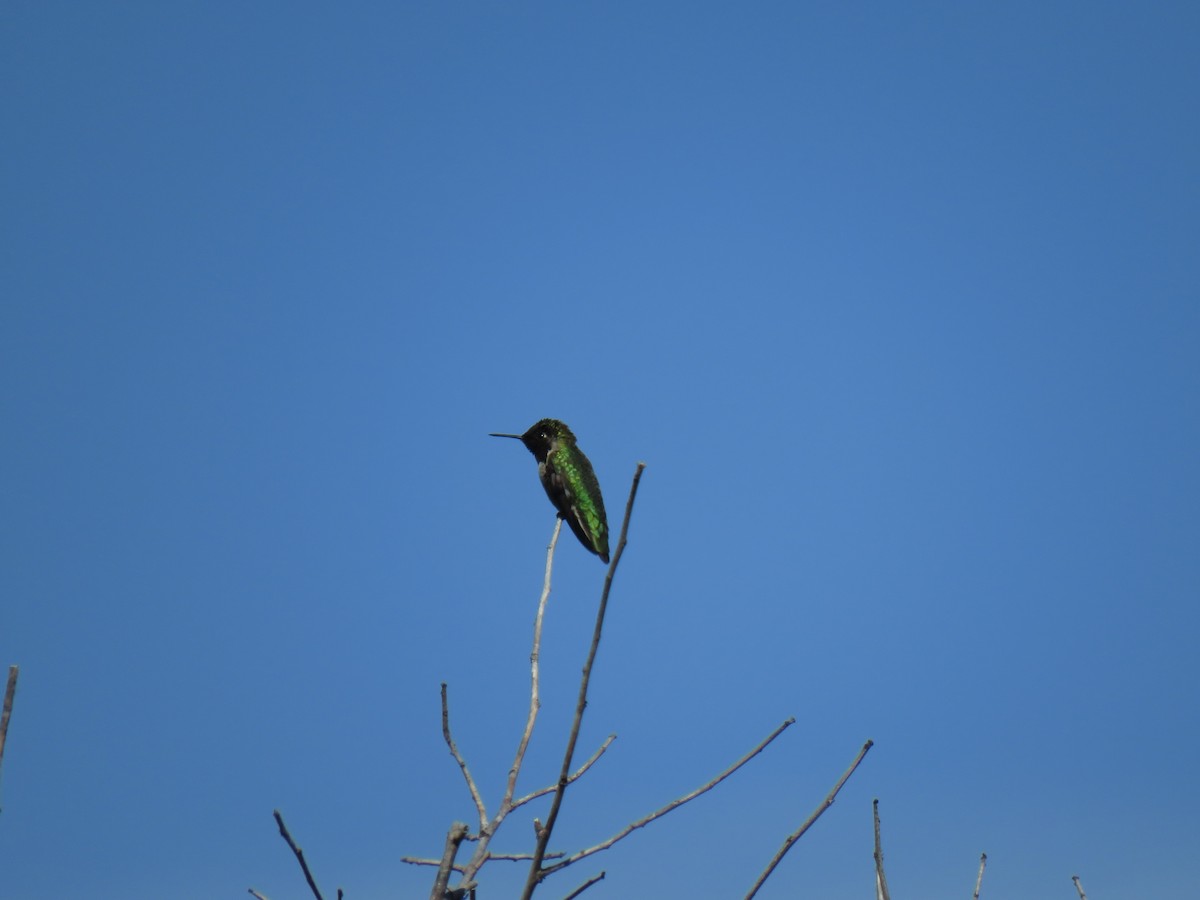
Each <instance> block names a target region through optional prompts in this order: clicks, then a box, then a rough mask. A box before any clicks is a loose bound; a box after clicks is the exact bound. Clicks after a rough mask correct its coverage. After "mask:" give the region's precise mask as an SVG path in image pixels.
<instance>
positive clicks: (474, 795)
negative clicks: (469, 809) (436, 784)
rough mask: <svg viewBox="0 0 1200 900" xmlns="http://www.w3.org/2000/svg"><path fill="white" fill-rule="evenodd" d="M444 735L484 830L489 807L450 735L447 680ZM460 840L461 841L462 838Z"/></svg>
mask: <svg viewBox="0 0 1200 900" xmlns="http://www.w3.org/2000/svg"><path fill="white" fill-rule="evenodd" d="M442 737H444V738H445V739H446V746H447V747H449V748H450V755H451V756H453V757H454V761H455V762H456V763H458V767H459V768H460V769H462V773H463V778H465V779H466V780H467V790H469V791H470V792H471V799H472V800H473V801H475V810H476V811H477V812H478V813H479V829H480V831H482V830H483V829H484V828H486V827H487V809H486V808H485V807H484V805H483V797H481V796H480V795H479V788H477V787H476V786H475V779H474V778H472V777H471V770H470V769H468V768H467V761H466V760H465V759H463V757H462V754H461V753H459V752H458V745H457V744H455V743H454V738H453V737H451V736H450V704H449V703H448V702H447V700H446V682H444V681H443V682H442ZM459 840H460V841H461V838H460V839H459Z"/></svg>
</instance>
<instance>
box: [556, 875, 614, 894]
mask: <svg viewBox="0 0 1200 900" xmlns="http://www.w3.org/2000/svg"><path fill="white" fill-rule="evenodd" d="M605 874H606V873H604V872H601V873H600V874H599V875H593V876H592V877H591V878H589V879H588V880H587V881H585V882H584V883H583V884H581V885H580V886H579V887H577V888H575V890H573V891H571V893H569V894H567V896H565V897H563V900H575V898H576V897H578V896H579V895H580V894H582V893H583V892H584V891H586V890H587V889H588V888H590V887H591V886H592V885H593V884H595V883H596V882H598V881H603V880H604V876H605Z"/></svg>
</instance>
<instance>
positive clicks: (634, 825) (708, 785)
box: [542, 717, 796, 878]
mask: <svg viewBox="0 0 1200 900" xmlns="http://www.w3.org/2000/svg"><path fill="white" fill-rule="evenodd" d="M795 721H796V719H795V718H794V717H793V718H790V719H787V720H786V721H785V722H784V723H783V724H782V725H780V726H779V727H778V728H776V729H775V730H774V731H772V732H771V733H770V734H769V735H767V736H766V737H765V738H764V739H763V740H762V741H760V742H759V743H758V745H757V746H756V747H755V748H754V749H753V750H751V751H750V752H749V753H747V754H746V755H745V756H743V757H742V758H741V759H739V760H738V761H737V762H735V763H734V764H733V765H731V766H729V768H727V769H726V770H725V771H724V772H722V773H721V774H720V775H718V776H717V777H716V778H713V779H712V780H710V781H708V782H705V783H704V784H702V785H701V786H700V787H698V788H696V789H695V790H694V791H692V792H691V793H689V794H684V795H683V796H682V797H677V798H676V799H674V800H672V801H671V802H670V803H668V804H667V805H666V806H663V807H661V808H660V809H656V810H655V811H654V812H652V813H650V815H648V816H644V817H642V818H640V819H638V820H637V821H636V822H631V823H630V824H628V825H626V826H625V827H624V828H622V829H621V830H620V831H618V832H617V833H616V834H614V835H613V836H612V837H610V838H608V840H605V841H601V842H600V843H599V844H596V845H595V846H592V847H588V848H587V849H585V850H580V851H579V852H578V853H572V854H571V855H570V856H568V857H567V858H566V859H564V860H563V861H562V862H560V863H555V864H554V865H552V866H546V868H545V870H544V872H543V875H542V877H543V878H544V877H546V876H547V875H550V874H552V873H554V872H557V871H558V870H559V869H564V868H566V867H567V866H569V865H572V864H573V863H577V862H579V860H581V859H584V858H585V857H588V856H591V855H592V854H593V853H599V852H600V851H602V850H607V849H608V848H609V847H611V846H612V845H613V844H615V843H616V842H617V841H619V840H621V839H622V838H625V837H628V836H629V835H630V834H632V833H633V832H634V831H635V830H637V829H638V828H642V827H644V826H646V825H649V824H650V823H651V822H653V821H654V820H655V819H658V818H660V817H662V816H665V815H666V814H667V813H669V812H671V811H672V810H674V809H678V808H679V807H681V806H683V804H685V803H687V802H688V801H689V800H694V799H695V798H697V797H699V796H700V795H701V794H704V793H707V792H708V791H711V790H712V789H713V788H715V787H716V786H717V785H718V784H720V783H721V782H722V781H724V780H725V779H726V778H728V777H729V776H730V775H732V774H733V773H734V772H736V771H737V770H738V769H740V768H741V767H742V766H744V765H745V764H746V763H748V762H750V760H752V759H754V757H756V756H758V754H760V753H762V752H763V750H765V749H766V748H767V745H768V744H770V743H771V742H772V741H773V740H775V738H777V737H779V735H781V734H783V732H784V731H785V730H787V728H788V727H789V726H790V725H793V724H794V723H795Z"/></svg>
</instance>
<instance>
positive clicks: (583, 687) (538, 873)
mask: <svg viewBox="0 0 1200 900" xmlns="http://www.w3.org/2000/svg"><path fill="white" fill-rule="evenodd" d="M645 468H646V464H645V463H643V462H639V463H638V464H637V469H636V470H635V471H634V473H633V485H632V486H631V487H630V489H629V499H628V500H627V501H626V503H625V518H624V520H623V521H622V522H621V537H620V539H619V540H618V541H617V548H616V552H614V553H613V556H612V562H611V563H609V566H608V573H607V574H606V575H605V576H604V590H603V591H601V593H600V608H599V609H598V610H597V612H596V627H595V630H594V631H593V632H592V644H591V647H590V648H589V649H588V655H587V662H586V663H584V666H583V677H582V678H581V679H580V683H579V699H578V700H577V701H576V702H575V718H574V720H573V721H572V722H571V732H570V734H569V735H568V737H567V749H566V752H565V753H564V754H563V763H562V769H561V771H560V772H559V776H558V786H557V788H555V791H554V799H553V800H552V801H551V802H550V812H549V814H547V816H546V824H545V826H544V827H543V828H542V829H541V831H540V832H539V833H538V840H537V845H536V847H535V849H534V851H533V862H532V863H530V865H529V875H528V876H527V877H526V879H525V888H524V890H522V891H521V900H529V898H530V897H532V896H533V892H534V890H535V889H536V888H537V886H538V884H539V883H541V880H542V879H543V878H544V877H545V873H544V872H543V871H542V860H543V859H544V858H545V856H546V845H547V844H549V842H550V835H551V833H553V831H554V824H555V822H557V821H558V811H559V810H560V809H561V808H562V801H563V794H565V793H566V790H567V784H568V783H569V777H570V774H571V761H572V759H573V758H574V756H575V744H576V742H578V740H579V728H580V726H581V725H582V724H583V711H584V709H586V708H587V692H588V684H589V682H590V681H591V678H592V665H593V664H594V663H595V661H596V651H597V650H598V649H599V647H600V634H601V633H602V632H603V630H604V613H605V611H606V610H607V609H608V594H609V591H610V590H611V589H612V582H613V575H614V574H616V571H617V565H618V564H619V563H620V562H621V555H622V554H623V553H624V552H625V544H626V540H627V537H628V535H629V518H630V516H632V515H633V501H634V500H635V499H636V497H637V491H638V483H639V482H640V481H641V480H642V472H643V471H644V470H645Z"/></svg>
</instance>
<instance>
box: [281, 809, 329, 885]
mask: <svg viewBox="0 0 1200 900" xmlns="http://www.w3.org/2000/svg"><path fill="white" fill-rule="evenodd" d="M275 822H276V823H277V824H278V825H279V833H280V834H281V835H282V836H283V839H284V840H285V841H287V845H288V846H289V847H291V848H292V852H293V853H294V854H296V861H297V862H299V863H300V869H301V871H303V872H304V878H305V880H307V881H308V886H309V887H310V888H311V889H312V892H313V896H314V897H316V898H317V900H325V898H324V897H322V896H321V891H320V889H319V888H318V887H317V882H316V881H315V880H314V879H313V875H312V872H311V871H309V868H308V863H307V862H306V861H305V859H304V851H303V850H301V849H300V848H299V847H298V846H296V842H295V841H294V840H292V834H291V832H290V831H288V828H287V826H286V825H284V824H283V815H282V814H281V813H280V812H279V810H275Z"/></svg>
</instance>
